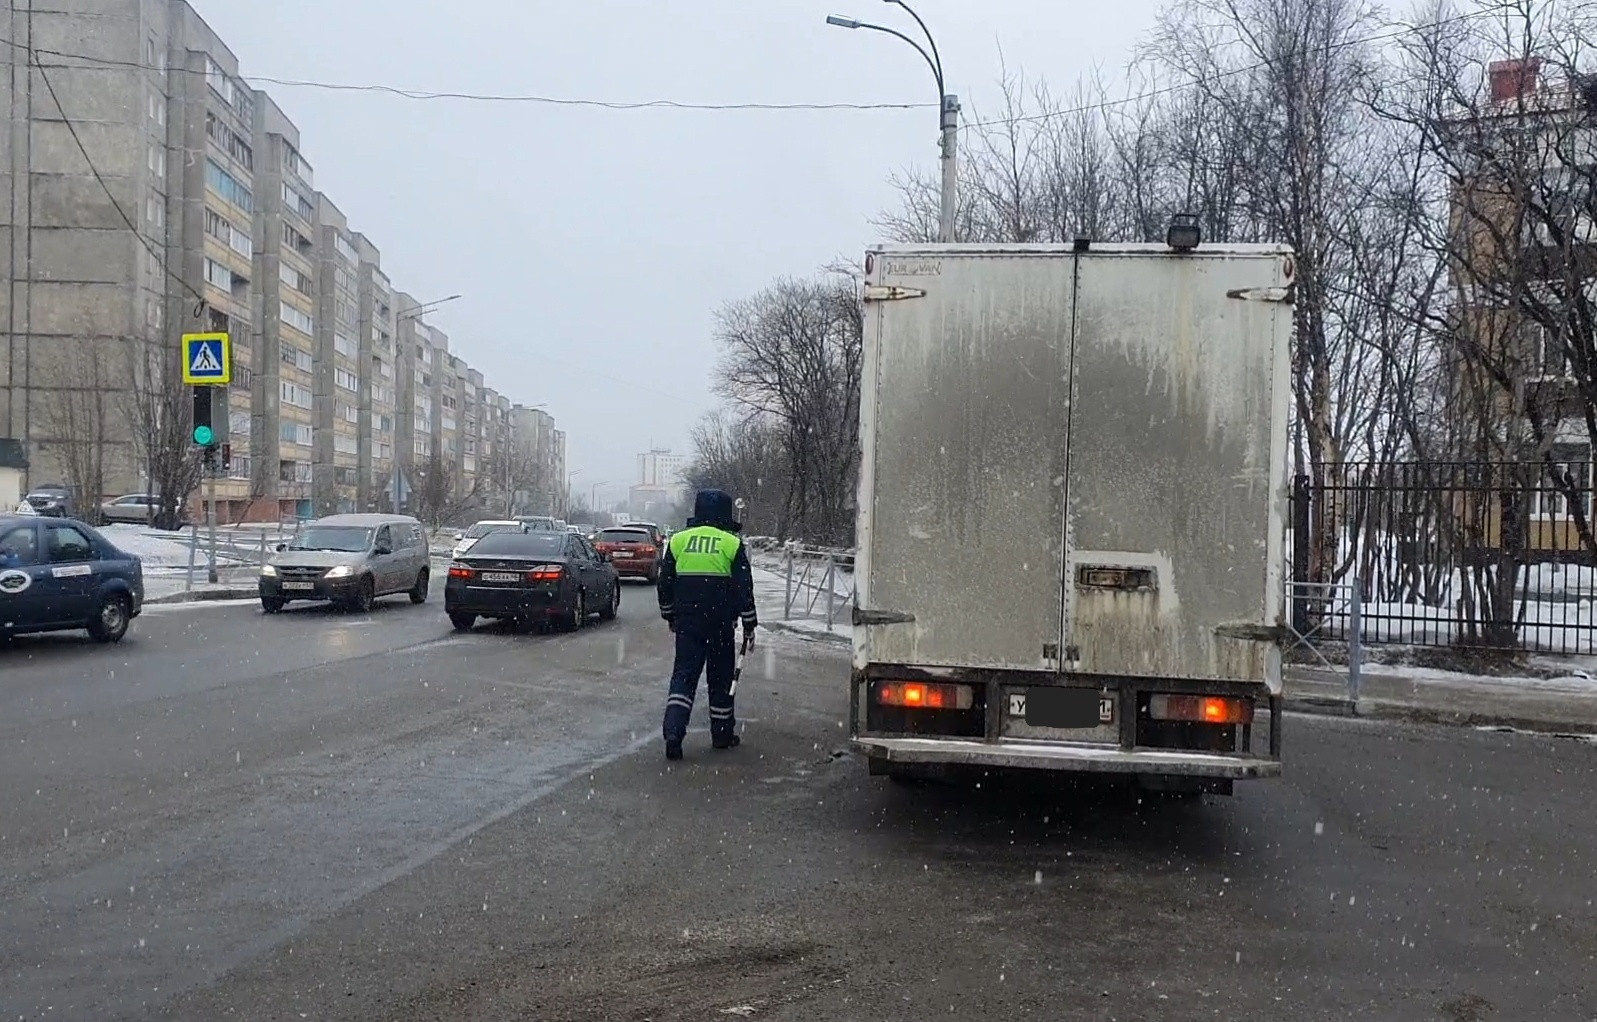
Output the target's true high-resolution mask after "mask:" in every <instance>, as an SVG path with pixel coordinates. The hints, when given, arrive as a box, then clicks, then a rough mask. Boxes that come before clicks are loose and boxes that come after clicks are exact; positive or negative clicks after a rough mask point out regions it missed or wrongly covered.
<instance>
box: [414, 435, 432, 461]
mask: <svg viewBox="0 0 1597 1022" xmlns="http://www.w3.org/2000/svg"><path fill="white" fill-rule="evenodd" d="M411 449H412V450H413V451H415V452H416V453H417V454H419V455H421V456H422V457H424V458H425V457H427V456H428V455H430V454H432V452H433V442H432V438H431V437H428V436H422V435H420V434H418V435H417V436H416V437H415V438H414V439H413V441H412V443H411Z"/></svg>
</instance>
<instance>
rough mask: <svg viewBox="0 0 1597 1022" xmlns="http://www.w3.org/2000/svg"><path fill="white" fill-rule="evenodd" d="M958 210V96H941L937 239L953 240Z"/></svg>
mask: <svg viewBox="0 0 1597 1022" xmlns="http://www.w3.org/2000/svg"><path fill="white" fill-rule="evenodd" d="M958 211H959V97H958V96H955V95H953V94H952V93H949V94H947V95H944V96H943V194H942V209H941V216H940V217H939V218H938V222H937V240H938V241H940V242H943V243H945V244H946V243H948V242H952V241H953V240H954V216H955V214H956V213H957V212H958Z"/></svg>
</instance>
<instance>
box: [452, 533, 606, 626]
mask: <svg viewBox="0 0 1597 1022" xmlns="http://www.w3.org/2000/svg"><path fill="white" fill-rule="evenodd" d="M620 607H621V580H620V578H618V577H617V576H616V571H615V568H613V567H611V566H610V564H609V563H608V562H607V561H606V560H605V559H604V557H603V556H602V555H601V554H600V553H599V552H598V551H596V550H595V549H594V548H593V546H592V544H590V543H589V542H588V541H587V540H586V539H584V538H583V537H581V536H578V535H576V534H575V533H569V532H495V533H491V534H489V535H487V536H484V537H483V538H482V539H480V540H478V541H477V542H476V544H475V545H474V546H472V548H471V549H470V550H468V551H467V552H466V553H464V554H462V555H461V556H459V557H457V558H455V560H454V562H453V563H451V564H450V565H449V580H448V582H446V583H445V585H444V611H445V612H446V613H447V614H448V615H449V621H450V623H451V624H453V625H454V626H455V628H456V629H458V630H460V631H465V630H467V629H468V628H470V627H471V626H472V625H474V624H476V623H477V619H478V618H479V617H488V618H503V619H509V620H513V621H518V622H530V621H552V622H554V623H557V624H560V625H562V626H564V627H565V629H566V630H567V631H576V630H577V629H579V628H581V627H583V626H584V625H586V624H587V623H588V618H589V617H590V616H592V615H594V614H597V615H598V616H599V618H600V620H602V621H609V620H612V619H613V618H614V617H615V616H616V611H617V610H618V609H620Z"/></svg>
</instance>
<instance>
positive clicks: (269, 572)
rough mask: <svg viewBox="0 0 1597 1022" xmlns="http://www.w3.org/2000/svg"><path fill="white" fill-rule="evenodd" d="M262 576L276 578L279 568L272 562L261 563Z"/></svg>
mask: <svg viewBox="0 0 1597 1022" xmlns="http://www.w3.org/2000/svg"><path fill="white" fill-rule="evenodd" d="M261 577H262V578H276V577H277V569H276V568H274V567H273V566H272V565H270V564H263V565H261Z"/></svg>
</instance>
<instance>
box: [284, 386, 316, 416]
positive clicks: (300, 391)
mask: <svg viewBox="0 0 1597 1022" xmlns="http://www.w3.org/2000/svg"><path fill="white" fill-rule="evenodd" d="M279 396H280V397H281V398H282V401H283V403H284V404H285V405H291V406H292V407H294V408H304V409H306V410H309V409H310V407H311V389H310V388H309V387H302V386H300V385H299V384H297V383H290V382H289V381H287V380H282V381H280V386H279Z"/></svg>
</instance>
